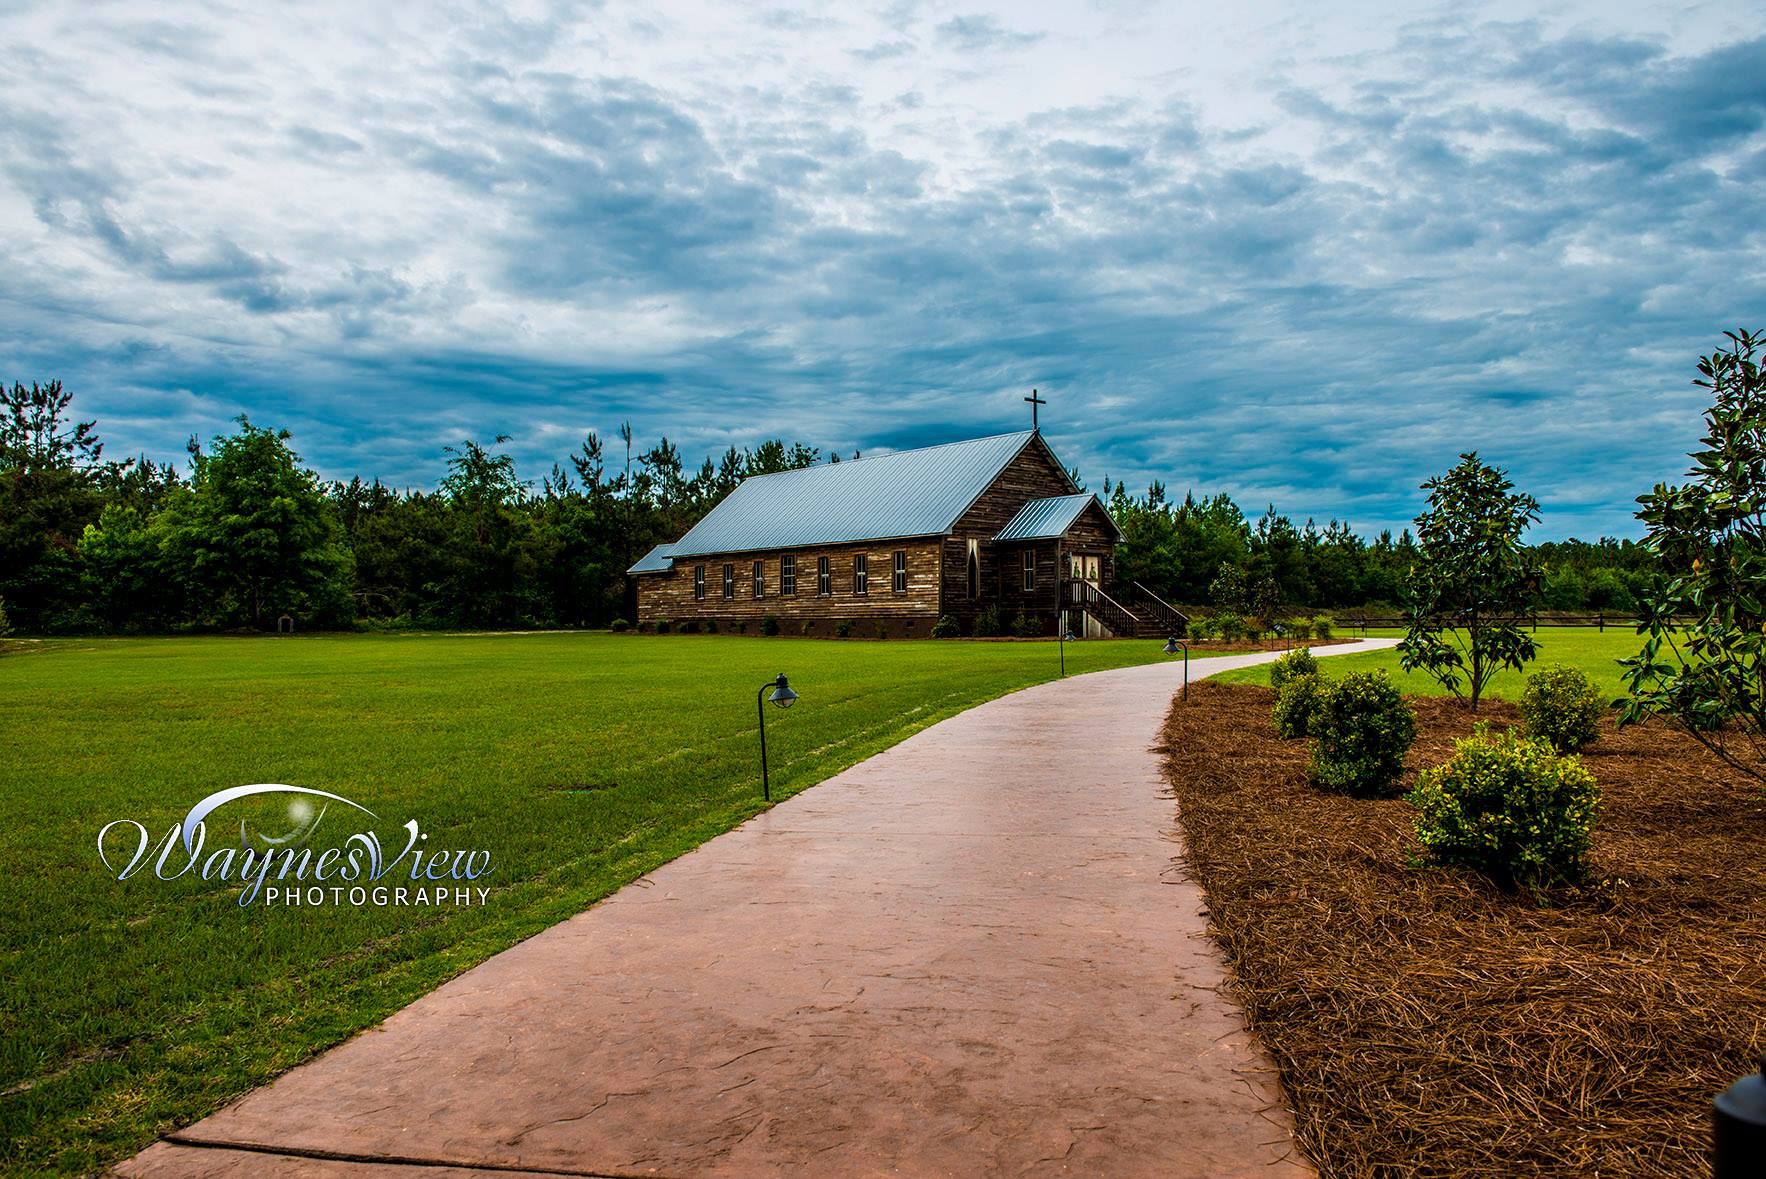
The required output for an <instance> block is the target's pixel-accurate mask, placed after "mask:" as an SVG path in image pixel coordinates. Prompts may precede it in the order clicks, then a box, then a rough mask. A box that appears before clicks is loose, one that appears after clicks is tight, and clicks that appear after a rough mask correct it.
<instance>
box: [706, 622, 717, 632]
mask: <svg viewBox="0 0 1766 1179" xmlns="http://www.w3.org/2000/svg"><path fill="white" fill-rule="evenodd" d="M705 633H706V634H708V635H714V634H716V633H717V619H715V618H709V619H707V620H706V622H705Z"/></svg>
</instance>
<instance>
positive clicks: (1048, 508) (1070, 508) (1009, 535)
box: [994, 491, 1122, 540]
mask: <svg viewBox="0 0 1766 1179" xmlns="http://www.w3.org/2000/svg"><path fill="white" fill-rule="evenodd" d="M1090 504H1097V505H1098V511H1100V512H1103V513H1104V519H1106V520H1109V521H1110V528H1111V529H1112V530H1113V531H1114V532H1115V533H1116V536H1117V538H1118V539H1120V538H1121V536H1122V530H1121V529H1120V528H1117V527H1116V521H1115V520H1112V519H1110V513H1109V511H1108V510H1107V509H1106V508H1105V507H1104V505H1103V503H1102V502H1101V501H1100V500H1099V499H1098V497H1097V496H1095V495H1093V494H1092V493H1091V492H1089V491H1082V492H1080V493H1079V494H1078V495H1051V496H1049V497H1048V498H1047V499H1033V500H1031V501H1030V502H1029V503H1027V504H1025V505H1024V506H1023V507H1021V508H1019V509H1018V514H1017V515H1016V516H1013V517H1012V518H1011V519H1010V520H1008V521H1007V522H1006V526H1005V527H1004V528H1002V529H1000V530H999V532H998V533H997V534H996V535H995V536H994V539H995V540H1053V539H1054V538H1056V537H1059V536H1063V535H1065V534H1066V532H1067V530H1068V529H1069V528H1071V527H1073V521H1075V520H1077V519H1079V514H1080V513H1081V512H1083V511H1085V509H1086V507H1087V506H1088V505H1090Z"/></svg>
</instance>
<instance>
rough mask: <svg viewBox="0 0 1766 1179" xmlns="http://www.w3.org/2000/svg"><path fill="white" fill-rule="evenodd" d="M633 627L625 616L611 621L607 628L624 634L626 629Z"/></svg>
mask: <svg viewBox="0 0 1766 1179" xmlns="http://www.w3.org/2000/svg"><path fill="white" fill-rule="evenodd" d="M631 628H632V624H631V623H629V622H627V621H626V620H625V619H623V618H615V619H614V620H613V621H612V622H609V623H608V624H607V629H608V630H610V631H612V632H613V633H614V634H616V635H617V634H624V633H625V632H626V631H628V630H630V629H631Z"/></svg>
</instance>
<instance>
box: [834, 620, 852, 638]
mask: <svg viewBox="0 0 1766 1179" xmlns="http://www.w3.org/2000/svg"><path fill="white" fill-rule="evenodd" d="M834 637H835V638H837V639H850V638H851V637H852V619H850V618H842V619H841V620H840V621H839V622H836V623H835V624H834Z"/></svg>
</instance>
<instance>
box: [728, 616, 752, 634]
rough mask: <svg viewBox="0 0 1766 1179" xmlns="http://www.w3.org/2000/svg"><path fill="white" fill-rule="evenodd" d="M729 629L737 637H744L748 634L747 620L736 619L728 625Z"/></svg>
mask: <svg viewBox="0 0 1766 1179" xmlns="http://www.w3.org/2000/svg"><path fill="white" fill-rule="evenodd" d="M730 629H731V630H733V631H735V632H736V633H737V634H739V635H745V634H747V633H748V620H747V619H746V618H738V619H736V621H734V622H732V623H731V624H730Z"/></svg>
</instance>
